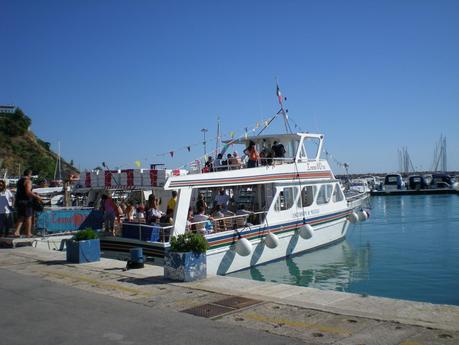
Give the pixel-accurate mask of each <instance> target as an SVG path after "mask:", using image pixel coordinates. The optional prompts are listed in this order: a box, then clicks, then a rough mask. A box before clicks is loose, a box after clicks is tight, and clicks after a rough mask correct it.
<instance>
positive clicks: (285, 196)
mask: <svg viewBox="0 0 459 345" xmlns="http://www.w3.org/2000/svg"><path fill="white" fill-rule="evenodd" d="M297 193H298V189H296V188H293V187H286V188H284V189H283V190H282V191H280V193H279V195H278V197H277V199H276V204H275V205H274V209H275V210H276V211H285V210H288V209H289V208H291V207H292V206H293V203H294V202H295V199H296V195H297Z"/></svg>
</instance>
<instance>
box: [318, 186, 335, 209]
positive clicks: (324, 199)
mask: <svg viewBox="0 0 459 345" xmlns="http://www.w3.org/2000/svg"><path fill="white" fill-rule="evenodd" d="M332 192H333V185H331V184H323V185H322V186H320V189H319V194H318V195H317V204H318V205H321V204H327V203H328V202H329V201H330V199H331V196H332Z"/></svg>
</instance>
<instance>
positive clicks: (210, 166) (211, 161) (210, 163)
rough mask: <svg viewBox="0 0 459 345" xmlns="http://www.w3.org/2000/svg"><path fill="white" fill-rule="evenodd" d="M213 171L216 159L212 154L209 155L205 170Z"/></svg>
mask: <svg viewBox="0 0 459 345" xmlns="http://www.w3.org/2000/svg"><path fill="white" fill-rule="evenodd" d="M212 171H214V159H213V158H212V156H209V157H208V158H207V162H206V164H205V166H204V169H203V172H212Z"/></svg>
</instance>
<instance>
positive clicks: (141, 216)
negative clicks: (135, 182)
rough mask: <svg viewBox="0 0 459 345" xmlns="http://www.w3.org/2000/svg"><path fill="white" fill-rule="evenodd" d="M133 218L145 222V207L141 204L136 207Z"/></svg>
mask: <svg viewBox="0 0 459 345" xmlns="http://www.w3.org/2000/svg"><path fill="white" fill-rule="evenodd" d="M135 218H137V221H142V220H145V207H144V206H143V205H142V204H137V205H136V207H135Z"/></svg>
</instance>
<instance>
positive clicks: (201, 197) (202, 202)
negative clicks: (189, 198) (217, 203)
mask: <svg viewBox="0 0 459 345" xmlns="http://www.w3.org/2000/svg"><path fill="white" fill-rule="evenodd" d="M201 207H203V208H204V210H207V203H206V200H204V194H202V193H199V195H198V201H196V211H197V210H199V209H200V208H201Z"/></svg>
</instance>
